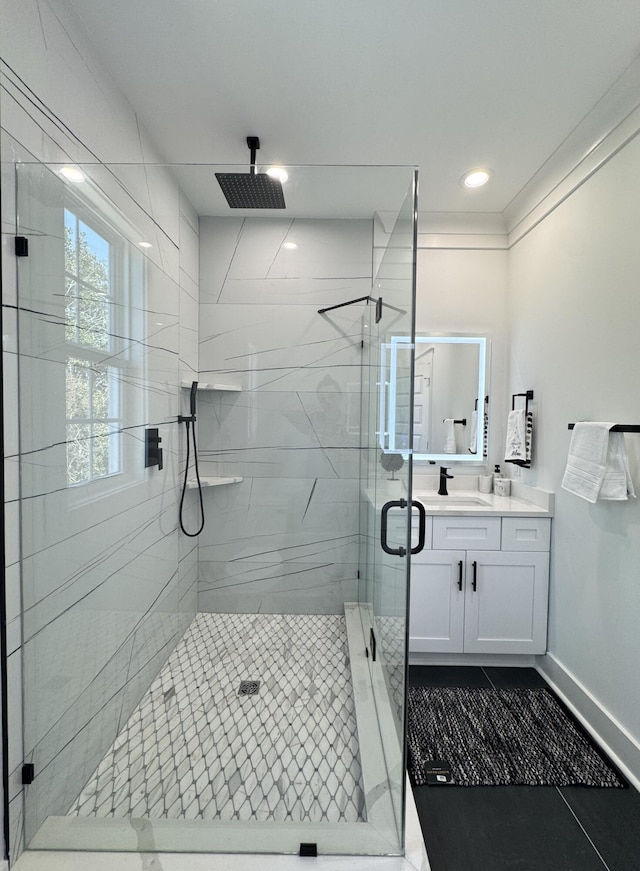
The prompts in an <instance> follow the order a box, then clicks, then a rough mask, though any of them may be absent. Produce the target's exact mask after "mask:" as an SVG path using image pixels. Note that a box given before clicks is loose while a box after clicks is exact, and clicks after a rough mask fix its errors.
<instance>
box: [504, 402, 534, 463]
mask: <svg viewBox="0 0 640 871" xmlns="http://www.w3.org/2000/svg"><path fill="white" fill-rule="evenodd" d="M527 443H528V442H527V418H526V413H525V410H524V408H519V409H516V410H515V411H510V412H509V417H508V418H507V443H506V447H505V452H504V458H505V461H506V462H508V463H526V462H527V460H530V459H531V455H530V454H529V457H527ZM529 444H530V442H529Z"/></svg>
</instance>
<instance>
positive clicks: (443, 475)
mask: <svg viewBox="0 0 640 871" xmlns="http://www.w3.org/2000/svg"><path fill="white" fill-rule="evenodd" d="M453 477H454V476H453V475H447V467H446V466H440V489H439V490H438V496H448V495H449V494H448V493H447V478H449V479H451V478H453Z"/></svg>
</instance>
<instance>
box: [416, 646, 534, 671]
mask: <svg viewBox="0 0 640 871" xmlns="http://www.w3.org/2000/svg"><path fill="white" fill-rule="evenodd" d="M537 663H538V657H537V656H534V655H533V654H523V653H513V654H509V653H420V652H417V651H411V650H410V651H409V665H475V666H483V665H486V666H487V667H491V666H505V667H509V666H512V667H513V666H515V667H518V668H535V667H536V665H537Z"/></svg>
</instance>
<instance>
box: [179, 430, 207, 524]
mask: <svg viewBox="0 0 640 871" xmlns="http://www.w3.org/2000/svg"><path fill="white" fill-rule="evenodd" d="M191 423H193V428H191V427H190V424H191ZM185 424H186V427H187V462H186V464H185V467H184V481H183V482H182V496H181V497H180V529H181V530H182V531H183V532H184V534H185V535H188V536H189V538H196V536H198V535H200V533H201V532H202V530H203V529H204V504H203V502H202V484H201V483H200V472H199V470H198V446H197V444H196V424H195V420H189V419H186V420H185ZM190 430H191V438H192V439H193V464H194V467H195V470H196V481H197V482H198V495H199V497H200V517H201V523H200V527H199V529H198V531H197V532H188V531H187V530H186V529H185V526H184V520H183V510H184V494H185V493H186V492H187V478H188V477H189V458H190V444H191V439H190V438H189V431H190Z"/></svg>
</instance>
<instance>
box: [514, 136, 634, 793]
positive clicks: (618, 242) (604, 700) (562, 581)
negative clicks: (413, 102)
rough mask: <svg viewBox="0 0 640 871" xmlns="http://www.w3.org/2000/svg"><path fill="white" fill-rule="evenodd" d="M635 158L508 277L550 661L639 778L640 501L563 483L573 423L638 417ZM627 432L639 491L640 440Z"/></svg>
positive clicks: (599, 178)
mask: <svg viewBox="0 0 640 871" xmlns="http://www.w3.org/2000/svg"><path fill="white" fill-rule="evenodd" d="M638 166H640V138H636V139H635V140H633V141H631V142H630V144H628V145H627V146H626V147H625V148H624V149H623V150H622V151H620V152H619V153H618V154H617V155H616V156H615V157H613V159H611V160H610V161H609V162H608V163H607V164H606V165H605V166H604V167H603V168H602V169H600V170H599V171H598V172H597V173H596V174H595V175H593V176H592V177H591V178H589V179H588V180H587V181H586V182H585V183H584V184H583V185H582V186H581V187H579V188H578V189H577V190H576V191H575V192H574V193H573V194H572V195H571V196H570V197H569V198H568V199H566V200H565V201H564V202H562V203H561V204H560V205H558V206H557V208H556V209H555V211H553V212H551V214H549V215H548V216H547V217H546V219H545V220H544V221H542V223H541V224H539V225H538V226H536V227H535V228H534V229H533V230H531V232H530V233H529V234H528V235H527V236H525V237H524V238H523V239H522V240H521V241H519V242H518V243H517V244H515V246H514V247H513V248H512V249H511V251H510V276H509V284H510V330H511V360H510V369H511V387H512V389H516V388H517V387H520V386H526V387H531V388H533V389H535V391H536V394H535V395H536V404H537V411H538V413H537V418H536V426H535V433H534V440H535V443H534V451H535V462H534V465H533V468H532V469H531V470H530V471H526V470H525V471H524V472H523V479H524V480H526V481H527V482H528V483H533V484H537V485H538V486H541V487H543V488H546V489H549V490H553V491H555V493H556V516H555V518H554V522H553V557H552V570H551V596H550V603H549V654H550V657H551V660H550V661H549V662H548V663H547V664H546V665H545V666H544V667H545V668H546V669H548V670H549V671H550V673H551V674H552V676H553V677H554V679H556V680H558V681H560V682H562V686H563V689H564V690H565V691H566V692H568V693H570V692H571V693H573V694H574V695H575V702H576V704H577V705H579V704H583V705H585V706H586V707H585V711H587V710H588V709H590V710H591V711H592V714H593V716H594V717H597V718H598V719H601V720H602V725H601V729H602V730H605V729H608V726H607V722H606V720H607V717H608V718H609V719H610V720H612V721H613V728H612V730H610V734H607V735H605V737H606V738H607V740H609V741H610V742H611V745H612V747H613V749H614V750H615V751H616V752H618V753H619V754H620V755H621V757H623V756H624V758H623V761H624V762H626V764H627V765H628V766H629V768H630V769H631V770H632V772H633V773H635V776H636V777H639V778H640V681H639V679H638V663H639V662H640V632H639V631H638V627H639V626H640V571H639V568H638V559H639V557H640V504H639V503H638V501H637V500H630V501H629V502H622V503H596V504H595V505H590V504H589V503H587V502H585V501H584V500H581V499H579V498H577V497H576V496H573V495H571V494H569V493H566V492H565V491H564V490H562V489H561V486H560V485H561V481H562V475H563V472H564V468H565V464H566V458H567V451H568V447H569V441H570V433H569V432H568V430H567V424H568V423H569V422H575V421H577V420H610V421H616V422H619V423H634V424H638V423H640V402H639V400H638V397H639V392H638V391H639V374H640V350H639V348H640V344H639V333H638V325H639V324H640V293H639V284H640V245H638V227H639V226H640V174H639V173H638ZM625 440H626V444H627V450H628V452H629V456H630V463H631V472H632V477H633V478H634V481H635V486H636V491H638V492H640V437H639V436H637V435H630V436H629V435H628V436H625ZM580 700H581V701H580ZM601 714H603V717H601V716H600V715H601ZM616 723H617V725H618V726H619V727H620V733H619V734H617V735H616V728H615V724H616ZM625 731H626V733H627V734H626V736H625V735H624V733H625Z"/></svg>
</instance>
